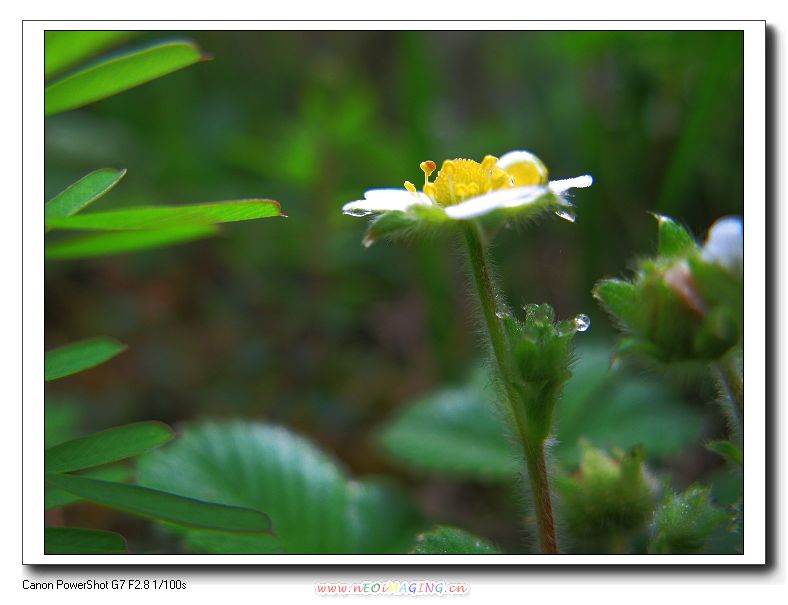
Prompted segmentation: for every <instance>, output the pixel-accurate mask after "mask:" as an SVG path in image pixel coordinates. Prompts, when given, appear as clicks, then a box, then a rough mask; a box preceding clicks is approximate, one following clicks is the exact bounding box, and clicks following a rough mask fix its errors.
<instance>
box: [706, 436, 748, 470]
mask: <svg viewBox="0 0 788 605" xmlns="http://www.w3.org/2000/svg"><path fill="white" fill-rule="evenodd" d="M706 449H707V450H709V451H710V452H714V453H715V454H719V455H720V456H722V457H723V458H725V460H727V461H728V462H731V463H732V464H733V465H734V466H737V467H739V468H743V467H744V452H743V451H742V449H741V448H740V447H739V446H738V445H736V444H734V443H732V442H730V441H711V442H709V443H707V444H706Z"/></svg>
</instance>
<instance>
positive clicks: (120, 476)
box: [44, 465, 130, 510]
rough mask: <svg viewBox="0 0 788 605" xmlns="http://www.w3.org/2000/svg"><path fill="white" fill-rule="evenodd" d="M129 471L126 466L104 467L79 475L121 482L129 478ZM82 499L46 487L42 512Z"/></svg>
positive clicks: (60, 490)
mask: <svg viewBox="0 0 788 605" xmlns="http://www.w3.org/2000/svg"><path fill="white" fill-rule="evenodd" d="M129 472H130V469H129V467H127V466H119V465H113V466H106V467H102V468H96V469H91V470H89V471H85V472H84V473H80V474H79V476H80V477H89V478H91V479H102V480H103V481H115V482H123V481H126V480H127V479H128V478H129ZM83 499H84V498H80V497H79V496H75V495H74V494H71V493H69V492H64V491H63V490H62V489H57V488H54V487H47V488H46V489H45V490H44V510H49V509H51V508H60V507H63V506H68V505H69V504H74V502H80V501H82V500H83Z"/></svg>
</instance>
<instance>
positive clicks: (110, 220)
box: [47, 199, 283, 230]
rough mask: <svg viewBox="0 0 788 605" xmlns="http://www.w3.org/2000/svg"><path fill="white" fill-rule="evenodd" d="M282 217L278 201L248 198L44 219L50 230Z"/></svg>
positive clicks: (155, 226) (150, 226)
mask: <svg viewBox="0 0 788 605" xmlns="http://www.w3.org/2000/svg"><path fill="white" fill-rule="evenodd" d="M272 216H283V215H282V212H281V207H280V205H279V202H275V201H273V200H262V199H251V200H233V201H229V202H213V203H209V204H188V205H183V206H137V207H134V208H127V209H123V210H108V211H106V212H92V213H89V214H79V215H76V216H70V217H66V218H57V219H52V220H48V221H47V227H50V228H53V229H87V230H122V229H166V228H172V227H180V226H184V225H213V224H216V223H232V222H236V221H248V220H252V219H258V218H269V217H272Z"/></svg>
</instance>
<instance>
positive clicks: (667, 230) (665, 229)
mask: <svg viewBox="0 0 788 605" xmlns="http://www.w3.org/2000/svg"><path fill="white" fill-rule="evenodd" d="M654 217H655V218H656V219H657V223H658V225H659V226H658V229H659V239H658V242H659V243H658V245H657V255H658V256H661V257H664V258H675V257H678V256H684V255H685V254H687V253H688V252H689V251H691V250H693V249H695V248H696V246H697V245H696V244H695V240H694V239H693V237H692V235H690V233H689V232H688V231H687V230H686V229H685V228H684V227H682V226H681V225H679V224H678V223H677V222H676V221H674V220H673V219H672V218H670V217H667V216H663V215H661V214H655V215H654Z"/></svg>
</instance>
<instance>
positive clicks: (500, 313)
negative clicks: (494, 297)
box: [495, 310, 511, 319]
mask: <svg viewBox="0 0 788 605" xmlns="http://www.w3.org/2000/svg"><path fill="white" fill-rule="evenodd" d="M495 316H496V317H497V318H498V319H506V318H507V317H511V316H510V315H509V313H508V312H506V311H501V310H498V311H496V312H495Z"/></svg>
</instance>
